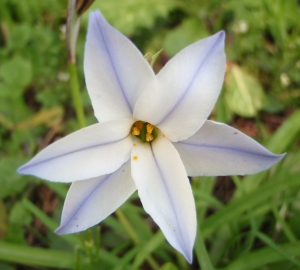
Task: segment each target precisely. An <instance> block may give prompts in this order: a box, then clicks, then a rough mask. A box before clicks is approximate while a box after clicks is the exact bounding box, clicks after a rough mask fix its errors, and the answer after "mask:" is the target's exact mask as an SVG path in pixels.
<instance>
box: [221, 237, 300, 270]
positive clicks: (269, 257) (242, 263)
mask: <svg viewBox="0 0 300 270" xmlns="http://www.w3.org/2000/svg"><path fill="white" fill-rule="evenodd" d="M299 246H300V241H297V242H295V243H288V244H283V245H279V246H278V248H279V249H280V250H281V251H284V253H285V254H288V256H293V257H295V256H299V255H300V248H299ZM283 260H286V258H285V257H283V256H282V255H281V254H279V253H278V252H277V251H275V250H274V249H272V248H270V247H266V248H261V249H259V250H257V251H254V252H251V253H248V254H245V255H243V256H240V257H239V258H237V259H236V260H235V261H233V262H232V263H231V264H229V265H227V267H225V268H224V269H223V270H236V269H243V270H250V269H260V267H264V266H266V264H269V263H275V262H280V261H283Z"/></svg>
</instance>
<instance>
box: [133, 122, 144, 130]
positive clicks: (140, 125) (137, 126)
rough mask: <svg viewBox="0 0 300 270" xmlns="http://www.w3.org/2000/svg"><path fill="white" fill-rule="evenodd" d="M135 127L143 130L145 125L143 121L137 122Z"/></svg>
mask: <svg viewBox="0 0 300 270" xmlns="http://www.w3.org/2000/svg"><path fill="white" fill-rule="evenodd" d="M134 126H135V127H136V128H137V129H139V130H141V129H142V127H143V123H142V122H141V121H137V122H135V123H134Z"/></svg>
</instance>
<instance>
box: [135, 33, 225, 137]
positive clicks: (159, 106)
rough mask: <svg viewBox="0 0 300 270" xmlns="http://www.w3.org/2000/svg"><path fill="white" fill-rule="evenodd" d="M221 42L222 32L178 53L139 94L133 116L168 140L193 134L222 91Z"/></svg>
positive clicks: (222, 58)
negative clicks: (160, 132) (152, 126)
mask: <svg viewBox="0 0 300 270" xmlns="http://www.w3.org/2000/svg"><path fill="white" fill-rule="evenodd" d="M224 40H225V33H224V32H223V31H221V32H219V33H217V34H215V35H214V36H211V37H209V38H206V39H203V40H200V41H198V42H196V43H194V44H192V45H190V46H188V47H187V48H185V49H183V50H182V51H181V52H179V53H178V54H177V55H176V56H175V57H174V58H173V59H171V60H170V61H169V62H168V63H167V64H166V65H165V67H164V68H163V69H162V70H161V71H160V72H159V74H158V75H157V81H155V80H153V81H152V82H151V84H149V86H148V87H147V88H146V90H145V91H144V92H143V93H142V95H141V96H140V98H139V100H138V101H137V103H136V106H135V108H134V117H135V118H136V119H140V120H144V121H147V122H149V123H151V124H153V125H155V126H157V127H159V128H160V129H161V130H162V131H163V133H164V134H166V135H167V137H168V138H169V139H170V140H171V141H180V140H184V139H187V138H189V137H190V136H192V135H193V134H195V132H196V131H197V130H198V129H199V128H200V127H201V125H203V123H204V122H205V121H206V119H207V117H208V116H209V114H210V113H211V111H212V109H213V107H214V105H215V103H216V100H217V98H218V96H219V93H220V90H221V88H222V83H223V80H224V73H225V53H224Z"/></svg>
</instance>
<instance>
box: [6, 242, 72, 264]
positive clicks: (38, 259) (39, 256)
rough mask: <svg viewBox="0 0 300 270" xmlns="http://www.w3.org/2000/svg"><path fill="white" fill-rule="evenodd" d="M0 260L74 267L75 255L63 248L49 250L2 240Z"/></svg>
mask: <svg viewBox="0 0 300 270" xmlns="http://www.w3.org/2000/svg"><path fill="white" fill-rule="evenodd" d="M0 260H2V261H6V262H13V263H20V264H24V265H28V266H41V267H52V268H59V269H62V268H63V269H74V265H75V256H74V254H72V253H70V252H65V251H62V250H47V249H42V248H33V247H28V246H22V245H16V244H11V243H6V242H0Z"/></svg>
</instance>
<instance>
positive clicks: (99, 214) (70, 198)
mask: <svg viewBox="0 0 300 270" xmlns="http://www.w3.org/2000/svg"><path fill="white" fill-rule="evenodd" d="M135 190H136V187H135V184H134V182H133V180H132V177H131V172H130V162H129V161H128V162H127V163H125V164H124V165H123V166H122V167H121V168H120V169H118V170H117V171H116V172H114V173H112V174H107V175H103V176H99V177H96V178H93V179H89V180H83V181H77V182H74V183H73V184H72V186H71V187H70V189H69V192H68V194H67V197H66V201H65V204H64V208H63V212H62V218H61V223H60V226H59V227H58V228H57V229H56V231H55V232H56V233H58V234H66V233H74V232H79V231H83V230H85V229H87V228H89V227H91V226H93V225H95V224H97V223H99V222H100V221H102V220H103V219H105V218H106V217H107V216H108V215H110V214H111V213H113V212H114V211H115V210H116V209H117V208H118V207H120V206H121V205H122V204H123V203H124V202H125V201H126V200H127V199H128V198H129V197H130V196H131V194H132V193H133V192H134V191H135Z"/></svg>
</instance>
